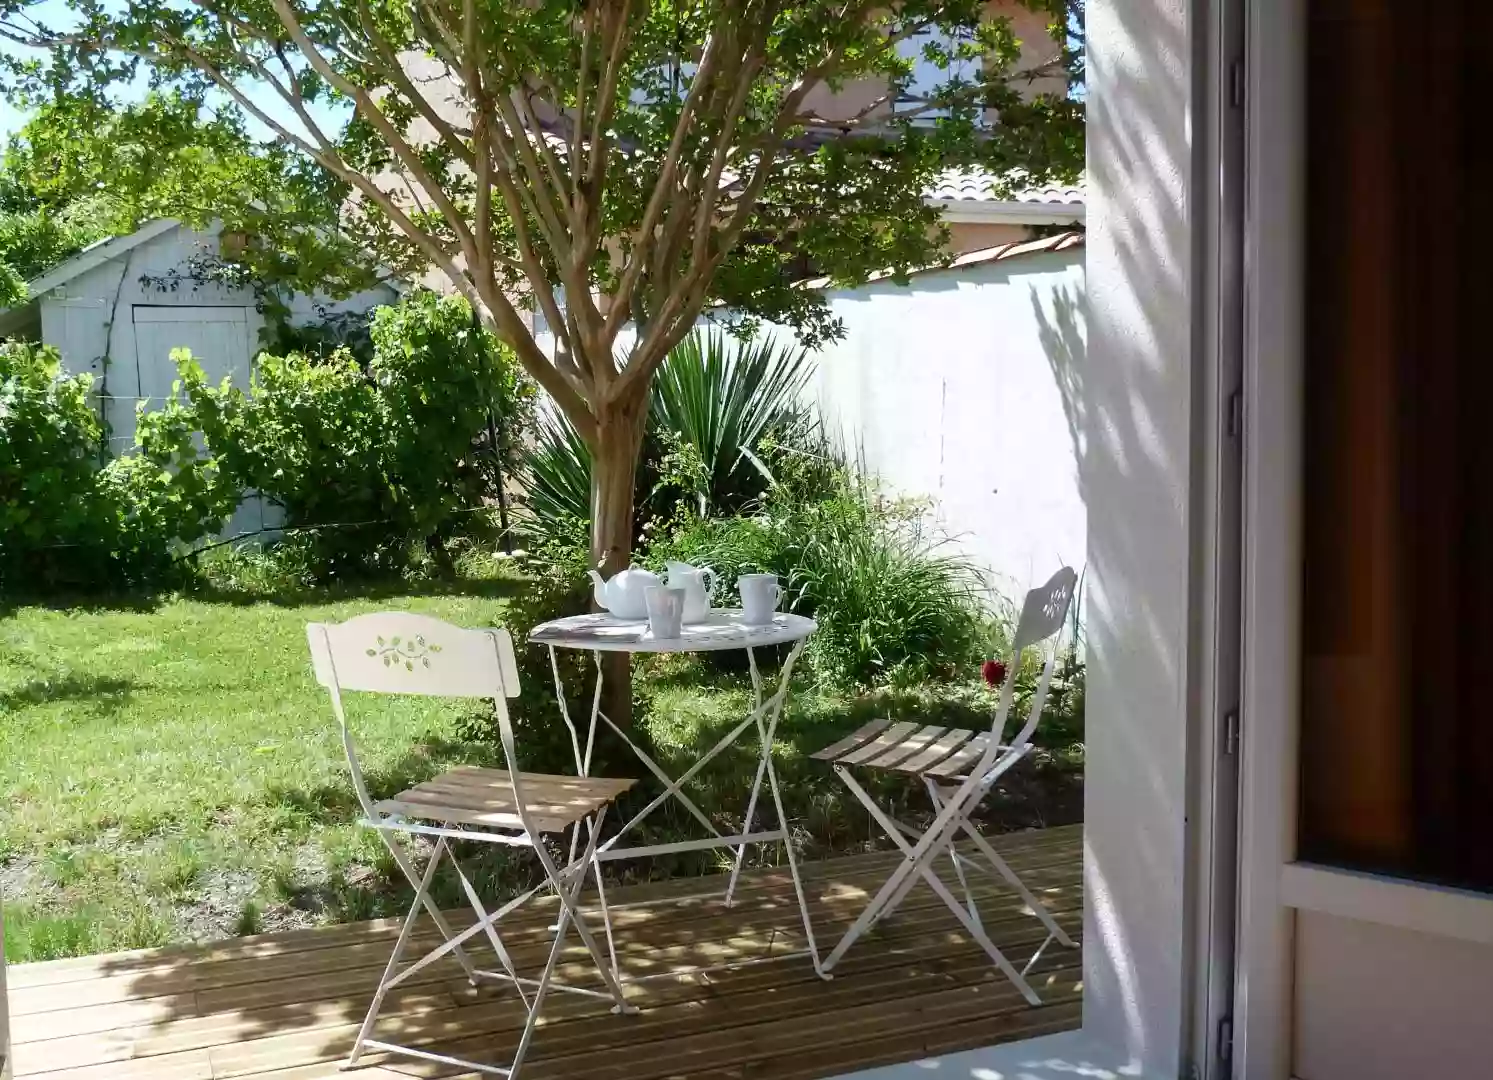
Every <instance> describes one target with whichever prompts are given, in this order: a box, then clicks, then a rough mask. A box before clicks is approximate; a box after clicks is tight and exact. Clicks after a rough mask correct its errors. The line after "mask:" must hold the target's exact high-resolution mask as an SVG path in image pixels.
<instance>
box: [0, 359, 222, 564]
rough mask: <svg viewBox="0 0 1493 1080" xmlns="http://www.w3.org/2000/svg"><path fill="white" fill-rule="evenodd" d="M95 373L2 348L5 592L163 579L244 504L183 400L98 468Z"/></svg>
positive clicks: (143, 422)
mask: <svg viewBox="0 0 1493 1080" xmlns="http://www.w3.org/2000/svg"><path fill="white" fill-rule="evenodd" d="M92 385H93V379H92V376H89V375H74V376H64V375H63V374H62V372H61V363H60V359H59V357H58V355H57V351H56V350H55V349H51V348H45V347H39V346H33V345H25V344H19V343H10V344H6V345H3V346H0V537H3V540H0V583H3V584H4V585H5V587H6V589H7V591H8V592H11V593H17V592H39V591H43V590H47V589H59V588H61V589H80V590H90V591H92V590H99V589H110V588H117V587H120V586H126V585H138V584H143V583H155V582H160V581H162V580H163V579H165V578H167V577H168V576H170V574H171V573H172V571H173V570H174V569H176V562H175V559H176V555H177V553H178V551H179V549H180V548H181V547H182V546H183V545H185V544H190V543H192V542H194V541H196V540H199V539H201V538H202V537H204V536H207V535H209V534H211V533H213V532H215V531H216V530H217V529H219V528H221V527H222V523H223V521H224V520H225V519H226V518H227V517H228V515H229V514H231V513H232V512H233V508H234V506H236V505H237V503H238V491H237V490H236V489H234V488H233V487H232V486H231V485H230V484H228V483H227V482H226V480H225V478H224V477H223V476H222V475H221V474H220V473H219V471H218V469H217V467H216V465H215V464H214V462H212V461H211V460H210V459H208V458H205V457H204V456H203V455H201V454H200V453H199V452H198V449H197V446H196V445H195V443H194V442H193V439H192V431H193V425H192V423H191V418H190V416H189V414H188V413H186V412H185V410H183V409H182V408H181V407H180V406H179V405H175V404H173V405H169V406H168V407H167V408H166V409H164V410H161V411H159V412H155V413H142V414H141V416H140V421H139V425H138V430H137V435H136V437H137V440H138V443H139V445H138V446H137V447H136V450H135V452H134V453H132V454H128V455H125V456H122V457H118V458H115V459H113V460H111V461H109V462H108V463H107V464H104V465H103V466H102V467H100V462H101V460H102V458H103V457H104V453H103V446H104V444H103V428H102V425H101V423H100V421H99V419H98V416H97V415H96V414H95V412H94V410H93V407H92V405H91V404H90V403H89V401H88V394H89V391H90V390H91V388H92Z"/></svg>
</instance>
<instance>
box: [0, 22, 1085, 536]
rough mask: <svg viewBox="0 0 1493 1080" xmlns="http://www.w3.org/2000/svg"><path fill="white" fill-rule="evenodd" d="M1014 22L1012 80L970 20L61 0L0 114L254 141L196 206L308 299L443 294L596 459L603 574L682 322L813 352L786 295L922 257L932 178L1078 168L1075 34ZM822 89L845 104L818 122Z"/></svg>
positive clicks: (817, 295)
mask: <svg viewBox="0 0 1493 1080" xmlns="http://www.w3.org/2000/svg"><path fill="white" fill-rule="evenodd" d="M1024 2H1025V3H1027V4H1028V6H1032V5H1035V6H1037V7H1040V8H1044V9H1050V12H1051V21H1052V23H1053V26H1054V29H1055V39H1056V40H1057V41H1058V42H1067V44H1068V47H1067V48H1064V49H1063V50H1062V51H1061V55H1058V54H1057V53H1058V50H1057V48H1056V46H1054V49H1053V50H1052V51H1053V53H1054V55H1053V56H1052V57H1051V58H1050V60H1044V61H1043V62H1041V63H1040V64H1039V65H1037V66H1036V67H1034V68H1033V69H1031V70H1020V61H1021V56H1022V52H1021V43H1020V42H1019V41H1018V39H1017V36H1016V33H1015V31H1014V29H1013V25H1012V21H1011V19H1010V18H1009V10H1008V9H1002V8H1001V7H1000V6H999V5H996V6H991V5H989V4H987V3H986V2H984V0H898V2H895V3H891V4H888V3H886V0H839V2H835V3H824V2H821V0H811V2H800V3H794V2H788V0H111V2H110V3H107V4H106V3H103V2H102V0H65V3H66V12H67V16H66V18H64V19H63V20H62V21H61V22H57V21H56V19H55V18H54V19H52V20H48V19H46V18H44V17H43V15H42V14H40V12H39V11H38V9H37V8H36V6H35V4H34V3H32V2H28V0H3V2H0V37H4V38H7V39H9V40H10V41H11V42H13V43H15V44H18V45H27V46H32V47H34V48H38V49H40V50H41V52H40V53H39V54H37V53H33V54H32V55H31V56H30V57H29V58H26V59H12V60H11V61H10V82H11V87H12V92H13V93H20V94H29V95H31V96H32V97H33V99H44V98H48V97H50V98H51V99H53V100H64V99H65V100H70V101H73V102H75V103H76V104H75V105H74V106H73V108H75V109H77V110H79V115H82V116H84V117H86V114H87V109H88V108H89V107H94V106H99V105H100V104H101V103H103V102H107V101H108V100H110V99H109V95H110V94H111V93H115V92H117V88H118V87H119V86H120V85H127V84H130V83H132V82H136V81H138V80H139V79H141V78H146V79H148V80H149V81H150V83H151V85H152V86H153V87H156V88H158V89H163V90H164V89H167V88H169V89H170V90H172V91H173V92H174V93H175V94H177V95H179V97H176V98H173V99H170V100H178V101H186V102H207V101H214V102H219V103H227V104H229V105H230V106H231V107H230V108H228V109H226V110H224V111H223V112H222V115H224V116H227V117H230V118H232V117H235V116H237V117H238V118H242V119H243V120H248V119H252V120H253V121H254V122H256V123H257V124H258V125H260V126H262V127H263V128H264V129H266V130H268V131H269V132H271V133H272V135H273V139H272V140H271V142H270V144H269V145H268V146H267V147H266V148H264V151H265V153H264V157H263V158H262V159H256V160H262V161H264V162H268V165H266V166H265V167H264V168H265V171H263V172H261V173H258V174H255V173H253V171H252V169H250V170H249V171H248V172H246V173H244V174H241V175H240V176H233V175H231V174H226V175H225V177H224V179H225V181H226V186H227V188H234V187H235V185H237V190H238V192H239V195H238V196H235V195H234V194H233V192H231V191H225V193H224V197H223V198H222V201H221V203H220V204H217V205H215V206H214V209H216V210H218V211H220V213H221V214H222V216H224V217H225V218H226V217H229V216H233V215H238V216H242V217H244V218H246V219H257V221H256V225H257V226H258V227H257V228H256V230H255V231H256V235H258V234H260V233H266V234H270V235H273V236H275V237H276V238H277V239H276V240H275V241H274V242H273V243H271V244H269V245H268V250H270V251H272V252H273V254H274V255H275V257H276V259H277V260H278V264H279V269H280V270H281V271H282V272H286V273H296V274H301V275H303V276H317V277H323V278H335V277H337V276H338V274H339V273H342V272H344V271H348V270H350V269H351V268H354V267H356V266H358V265H359V263H360V260H359V259H358V258H356V257H355V253H356V252H362V253H366V256H367V259H366V260H362V262H365V263H366V262H369V261H371V262H374V263H377V264H379V265H382V266H384V267H387V268H391V269H393V270H396V271H399V272H403V273H406V274H409V275H411V276H416V277H418V276H420V275H423V274H426V273H427V272H429V271H430V270H432V269H434V270H435V271H436V272H438V273H439V274H440V275H441V276H443V277H444V278H445V279H446V280H447V281H449V282H450V284H451V285H452V287H454V288H455V289H456V290H458V291H459V292H461V293H463V294H465V295H466V296H467V297H468V299H469V300H470V301H471V302H472V304H473V307H474V310H476V311H478V312H479V313H480V315H481V317H482V318H483V319H485V320H486V321H487V322H488V323H489V324H490V325H491V326H492V327H493V328H494V329H495V330H496V331H497V332H498V333H499V334H500V335H501V336H502V337H504V338H505V339H506V340H508V341H509V342H510V343H511V344H512V345H513V347H514V348H515V350H516V351H517V354H518V356H519V358H520V360H521V361H522V362H523V364H524V365H525V367H526V368H528V370H529V371H530V373H531V374H532V375H533V376H534V377H535V378H536V379H537V380H538V382H539V383H540V384H541V385H542V386H543V387H544V388H545V389H546V390H547V391H548V392H549V394H550V395H551V396H552V397H553V398H554V399H555V401H556V402H557V403H558V404H559V406H560V407H561V408H562V409H563V410H564V411H565V413H566V415H567V416H568V417H569V418H570V419H571V420H572V422H573V423H574V424H575V426H576V428H577V430H578V432H579V433H580V435H581V437H582V438H584V439H585V440H586V441H587V443H588V444H589V445H591V446H592V448H593V451H595V456H596V461H597V465H596V473H597V475H596V476H595V477H594V483H595V491H594V495H593V519H594V521H595V523H596V529H597V533H596V536H595V539H594V545H595V547H596V551H597V554H598V557H599V558H600V559H601V560H602V561H604V562H606V561H610V562H613V563H616V562H618V561H619V560H625V557H626V553H627V550H628V547H629V545H630V541H631V507H632V491H631V482H632V481H631V469H632V464H633V462H634V461H635V460H636V454H637V448H638V442H639V440H640V439H641V437H642V427H643V425H642V418H643V415H644V413H645V411H646V401H647V387H648V384H649V381H650V380H651V378H652V375H653V373H654V372H655V371H656V369H657V367H658V365H659V363H660V362H661V361H662V360H663V358H664V357H665V355H667V353H668V351H669V350H670V348H672V347H673V346H674V345H675V344H677V343H678V342H679V341H680V340H681V339H682V338H683V337H684V336H685V334H687V333H688V332H689V330H690V329H691V327H693V325H694V324H695V322H696V319H697V318H698V317H699V315H700V313H701V312H702V310H704V309H705V308H706V306H707V305H719V306H721V307H723V308H725V309H727V310H729V311H731V312H733V313H735V314H736V315H737V316H738V317H741V318H768V319H772V320H774V321H778V322H782V323H787V324H789V325H790V326H792V327H793V328H794V329H795V330H797V331H798V332H799V334H800V336H801V337H802V338H803V339H804V340H805V341H807V342H810V343H812V342H813V341H815V340H817V339H821V338H823V337H825V336H827V335H834V334H836V333H837V332H838V328H837V326H836V325H835V323H834V321H833V320H832V319H831V318H830V317H829V313H828V308H827V306H826V304H825V300H824V296H823V294H822V292H818V291H815V290H812V289H807V288H803V287H801V282H802V280H803V279H804V278H805V277H806V276H808V274H810V273H812V274H814V275H817V276H821V277H824V278H826V279H828V281H829V282H830V283H831V284H851V283H857V282H859V281H862V280H864V279H865V278H866V276H867V275H869V274H870V273H872V272H874V271H880V270H886V269H890V270H892V271H893V272H894V273H905V272H906V271H908V270H910V269H912V268H915V267H919V266H924V265H927V264H929V263H930V262H932V261H935V260H936V259H937V258H938V257H939V253H940V245H941V242H942V235H941V226H940V224H939V220H938V215H937V212H936V210H934V209H933V208H931V207H929V206H928V205H927V204H926V202H925V199H924V193H925V192H926V191H927V190H928V189H929V187H930V186H931V184H932V182H933V181H934V180H935V179H936V178H937V176H938V175H939V174H940V173H941V172H942V171H943V170H945V169H948V168H950V167H952V166H981V167H984V168H986V169H989V170H990V171H991V173H992V175H994V176H996V177H1006V176H1010V175H1013V170H1021V173H1020V175H1023V176H1025V177H1026V178H1027V179H1028V180H1029V181H1038V180H1041V179H1043V178H1046V177H1048V176H1050V175H1056V176H1059V177H1064V178H1067V177H1072V176H1074V175H1076V174H1077V172H1078V170H1079V169H1080V168H1081V164H1082V100H1081V97H1080V96H1077V95H1074V94H1072V93H1070V92H1069V89H1068V88H1069V84H1068V81H1067V77H1068V76H1070V75H1072V74H1073V73H1074V72H1075V71H1076V70H1077V65H1078V63H1079V62H1080V57H1079V56H1078V54H1077V52H1076V51H1075V49H1074V48H1073V47H1072V46H1073V44H1074V42H1075V41H1076V38H1075V37H1074V32H1075V30H1076V29H1077V28H1076V26H1074V25H1072V24H1071V23H1070V20H1069V17H1068V9H1067V7H1066V6H1065V5H1064V4H1063V3H1062V0H1024ZM48 10H53V11H55V10H56V4H55V3H53V4H51V5H49V7H48ZM919 61H920V62H921V63H919ZM930 65H931V66H932V67H934V68H936V69H937V70H939V71H940V72H942V74H943V76H944V77H943V78H942V79H941V81H940V82H939V84H938V85H937V86H936V87H934V88H932V89H931V90H930V89H928V88H926V87H924V88H923V89H922V92H921V99H922V100H920V101H918V102H914V103H912V104H910V105H909V104H908V102H907V101H906V99H907V98H908V96H909V92H910V90H911V88H912V85H913V82H914V74H915V68H918V67H922V68H923V69H924V70H925V71H926V69H927V68H928V67H929V66H930ZM1054 77H1056V83H1055V89H1051V90H1050V92H1045V93H1032V92H1031V89H1032V88H1033V87H1036V86H1038V85H1047V86H1049V87H1052V86H1053V83H1051V82H1048V83H1046V84H1042V83H1039V82H1036V81H1034V80H1042V79H1053V78H1054ZM844 88H856V89H857V90H858V91H862V92H861V93H859V94H858V96H857V97H856V99H855V100H857V101H859V102H862V104H859V105H858V106H857V107H856V108H855V109H854V110H853V111H850V112H848V113H847V112H846V111H845V110H843V109H840V110H835V109H831V108H828V107H827V106H826V102H827V101H830V102H832V99H831V98H829V97H828V96H827V95H828V94H830V93H832V92H834V91H838V90H841V89H844ZM866 88H869V91H867V90H866ZM1024 90H1025V91H1027V92H1023V91H1024ZM327 102H343V103H346V104H348V105H350V106H351V119H350V120H349V121H348V122H347V123H346V124H345V125H337V126H336V127H335V128H334V127H333V126H332V125H329V124H327V123H325V122H324V121H323V120H321V119H319V114H318V110H319V109H320V108H321V107H323V106H324V105H325V104H326V103H327ZM159 122H160V123H162V124H167V123H169V122H170V118H169V117H164V116H163V117H162V118H161V119H160V121H159ZM223 123H224V124H226V125H228V127H229V128H234V125H238V124H241V119H228V120H224V121H223ZM235 130H242V129H241V127H240V128H235ZM99 153H100V154H103V153H104V151H102V150H100V151H99ZM271 177H273V179H274V180H275V183H274V184H271V183H269V182H268V180H269V179H270V178H271ZM250 180H252V181H253V182H248V181H250ZM249 191H253V192H254V193H255V194H254V197H253V198H252V199H244V198H242V197H241V196H242V193H243V192H249ZM276 230H279V231H276ZM329 244H330V245H331V246H332V248H333V250H334V252H335V255H334V256H333V257H328V256H326V255H325V254H318V253H317V252H319V251H322V250H323V249H325V248H326V246H327V245H329ZM259 250H261V251H263V250H266V246H265V245H263V244H261V246H260V248H259ZM358 272H363V271H362V270H359V271H358ZM531 311H532V312H537V314H538V317H539V318H540V319H541V320H542V322H543V324H544V325H545V326H546V327H547V328H548V330H549V331H550V332H551V333H552V334H553V347H552V348H545V347H541V344H540V339H539V338H538V337H537V336H536V334H535V332H534V330H533V320H532V319H531V317H530V315H529V313H530V312H531ZM625 330H626V331H627V333H624V331H625Z"/></svg>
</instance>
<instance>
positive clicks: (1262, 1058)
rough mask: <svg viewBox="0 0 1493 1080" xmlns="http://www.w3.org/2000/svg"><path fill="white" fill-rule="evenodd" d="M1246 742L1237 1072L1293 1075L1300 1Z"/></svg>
mask: <svg viewBox="0 0 1493 1080" xmlns="http://www.w3.org/2000/svg"><path fill="white" fill-rule="evenodd" d="M1246 22H1247V25H1246V35H1247V45H1248V47H1247V52H1246V56H1247V59H1246V65H1247V71H1248V77H1247V78H1248V86H1249V102H1248V108H1247V118H1246V125H1247V135H1246V138H1247V146H1246V150H1245V161H1246V166H1245V169H1246V204H1245V264H1244V293H1245V295H1244V349H1245V352H1244V379H1245V400H1246V401H1247V402H1248V407H1247V408H1246V409H1245V417H1244V430H1245V455H1244V589H1243V598H1244V604H1243V618H1244V627H1243V646H1244V647H1243V671H1242V717H1243V739H1242V755H1241V784H1240V828H1239V886H1240V887H1239V911H1238V927H1239V930H1238V961H1237V969H1236V975H1235V1067H1234V1075H1235V1077H1236V1078H1238V1080H1284V1078H1285V1077H1287V1076H1289V1075H1290V1068H1291V1035H1292V1011H1293V1002H1292V989H1293V987H1292V978H1293V956H1292V951H1293V937H1294V928H1295V916H1294V912H1293V911H1292V910H1291V909H1290V908H1289V907H1287V906H1286V904H1285V903H1284V899H1283V896H1282V893H1281V870H1282V867H1283V866H1285V865H1286V864H1287V863H1289V862H1291V861H1292V860H1293V859H1294V858H1295V854H1296V797H1297V791H1296V788H1297V766H1296V755H1297V720H1298V717H1297V709H1298V702H1299V700H1300V658H1301V634H1300V623H1301V617H1300V607H1301V557H1302V554H1301V514H1300V504H1301V415H1302V381H1301V379H1302V350H1303V339H1302V333H1303V311H1304V305H1303V286H1304V276H1303V251H1304V242H1305V229H1304V222H1305V217H1304V204H1305V177H1306V169H1305V164H1306V162H1305V156H1306V155H1305V134H1306V126H1305V104H1306V101H1305V71H1306V33H1305V30H1306V3H1305V0H1253V2H1252V3H1251V4H1250V5H1249V8H1248V11H1247V13H1246Z"/></svg>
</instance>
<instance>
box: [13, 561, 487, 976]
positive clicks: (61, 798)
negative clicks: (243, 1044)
mask: <svg viewBox="0 0 1493 1080" xmlns="http://www.w3.org/2000/svg"><path fill="white" fill-rule="evenodd" d="M511 587H512V586H511V584H510V583H506V582H501V581H498V582H479V583H471V584H469V585H467V586H465V587H464V588H465V589H466V590H467V594H466V595H407V594H406V595H395V596H388V595H377V594H375V595H368V596H364V597H361V598H354V599H341V600H335V601H322V602H308V603H295V602H270V601H264V602H258V603H247V604H242V603H222V602H217V603H208V602H202V601H200V600H194V599H173V600H169V601H166V602H164V603H161V604H160V605H159V606H153V607H151V608H149V609H147V610H140V611H135V610H71V611H54V610H48V609H44V608H23V609H21V610H19V611H17V612H15V613H13V614H11V615H9V616H7V617H3V618H0V792H3V795H4V802H3V807H4V808H3V811H0V894H3V895H4V896H5V897H6V901H7V916H6V943H5V944H6V956H7V957H8V958H9V959H10V960H12V961H13V962H14V961H22V960H28V959H42V958H46V957H50V956H56V955H67V954H73V953H85V952H96V951H101V950H110V949H122V948H131V947H135V946H141V945H150V944H158V943H161V942H164V941H168V940H179V939H183V938H192V937H218V936H222V935H224V934H229V933H234V932H247V931H250V930H253V929H259V928H261V927H268V928H273V927H275V926H282V925H295V924H304V923H305V922H307V921H315V920H324V919H340V918H351V917H357V916H359V915H362V914H367V913H370V912H369V911H368V910H366V909H367V908H368V907H369V905H368V904H367V902H366V895H365V893H364V892H363V891H360V890H359V889H357V888H355V887H349V886H356V885H357V884H358V878H359V877H360V876H362V877H367V876H368V874H369V868H370V867H378V866H379V865H380V864H379V862H378V860H377V856H378V851H379V848H378V845H377V842H376V839H374V840H373V842H370V839H371V838H370V837H369V836H368V835H366V834H364V833H362V832H360V831H358V830H355V828H354V827H353V826H351V825H350V824H349V823H348V820H349V818H350V814H351V806H350V805H349V804H348V801H347V800H349V799H350V798H351V792H350V789H349V788H348V785H347V784H346V783H345V776H346V764H345V761H344V759H343V757H342V753H341V745H340V742H339V740H338V738H337V734H336V726H335V722H334V721H333V719H332V715H331V711H330V709H329V707H328V704H327V699H326V693H325V691H324V690H322V689H321V688H320V687H319V686H318V685H317V684H316V683H315V681H314V680H313V679H312V677H311V672H310V666H309V663H308V660H307V651H306V637H305V625H306V623H308V622H311V621H316V620H340V619H346V618H348V617H350V616H353V615H356V614H359V613H361V612H365V611H374V610H379V609H385V608H402V609H409V610H412V611H419V612H423V613H426V614H430V615H434V616H437V617H439V618H443V619H447V620H450V621H452V622H456V623H460V624H465V625H485V624H490V623H491V622H493V621H495V620H500V619H501V616H502V612H503V603H504V601H503V599H502V593H503V592H504V591H505V590H507V589H509V588H511ZM360 706H361V707H360V708H359V711H358V713H357V716H358V737H359V745H360V753H361V755H362V756H363V759H364V764H365V768H367V769H368V771H369V772H370V773H371V774H372V775H374V776H378V777H386V778H396V777H398V776H401V775H416V774H419V775H423V774H426V773H429V772H433V771H435V770H436V769H438V768H440V767H442V766H444V765H445V764H447V763H451V762H457V761H471V760H479V759H482V758H484V757H485V756H486V754H487V751H486V749H485V748H484V747H482V746H480V745H474V744H470V743H467V742H464V741H463V740H462V738H461V729H462V721H463V719H464V718H466V717H470V716H471V715H472V714H473V706H470V705H462V704H460V703H446V702H440V701H433V700H431V699H425V698H412V699H382V698H380V699H376V700H374V701H373V702H371V703H368V702H364V701H360ZM349 879H351V880H349ZM360 897H364V900H363V901H360ZM360 908H361V909H362V910H360Z"/></svg>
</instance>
